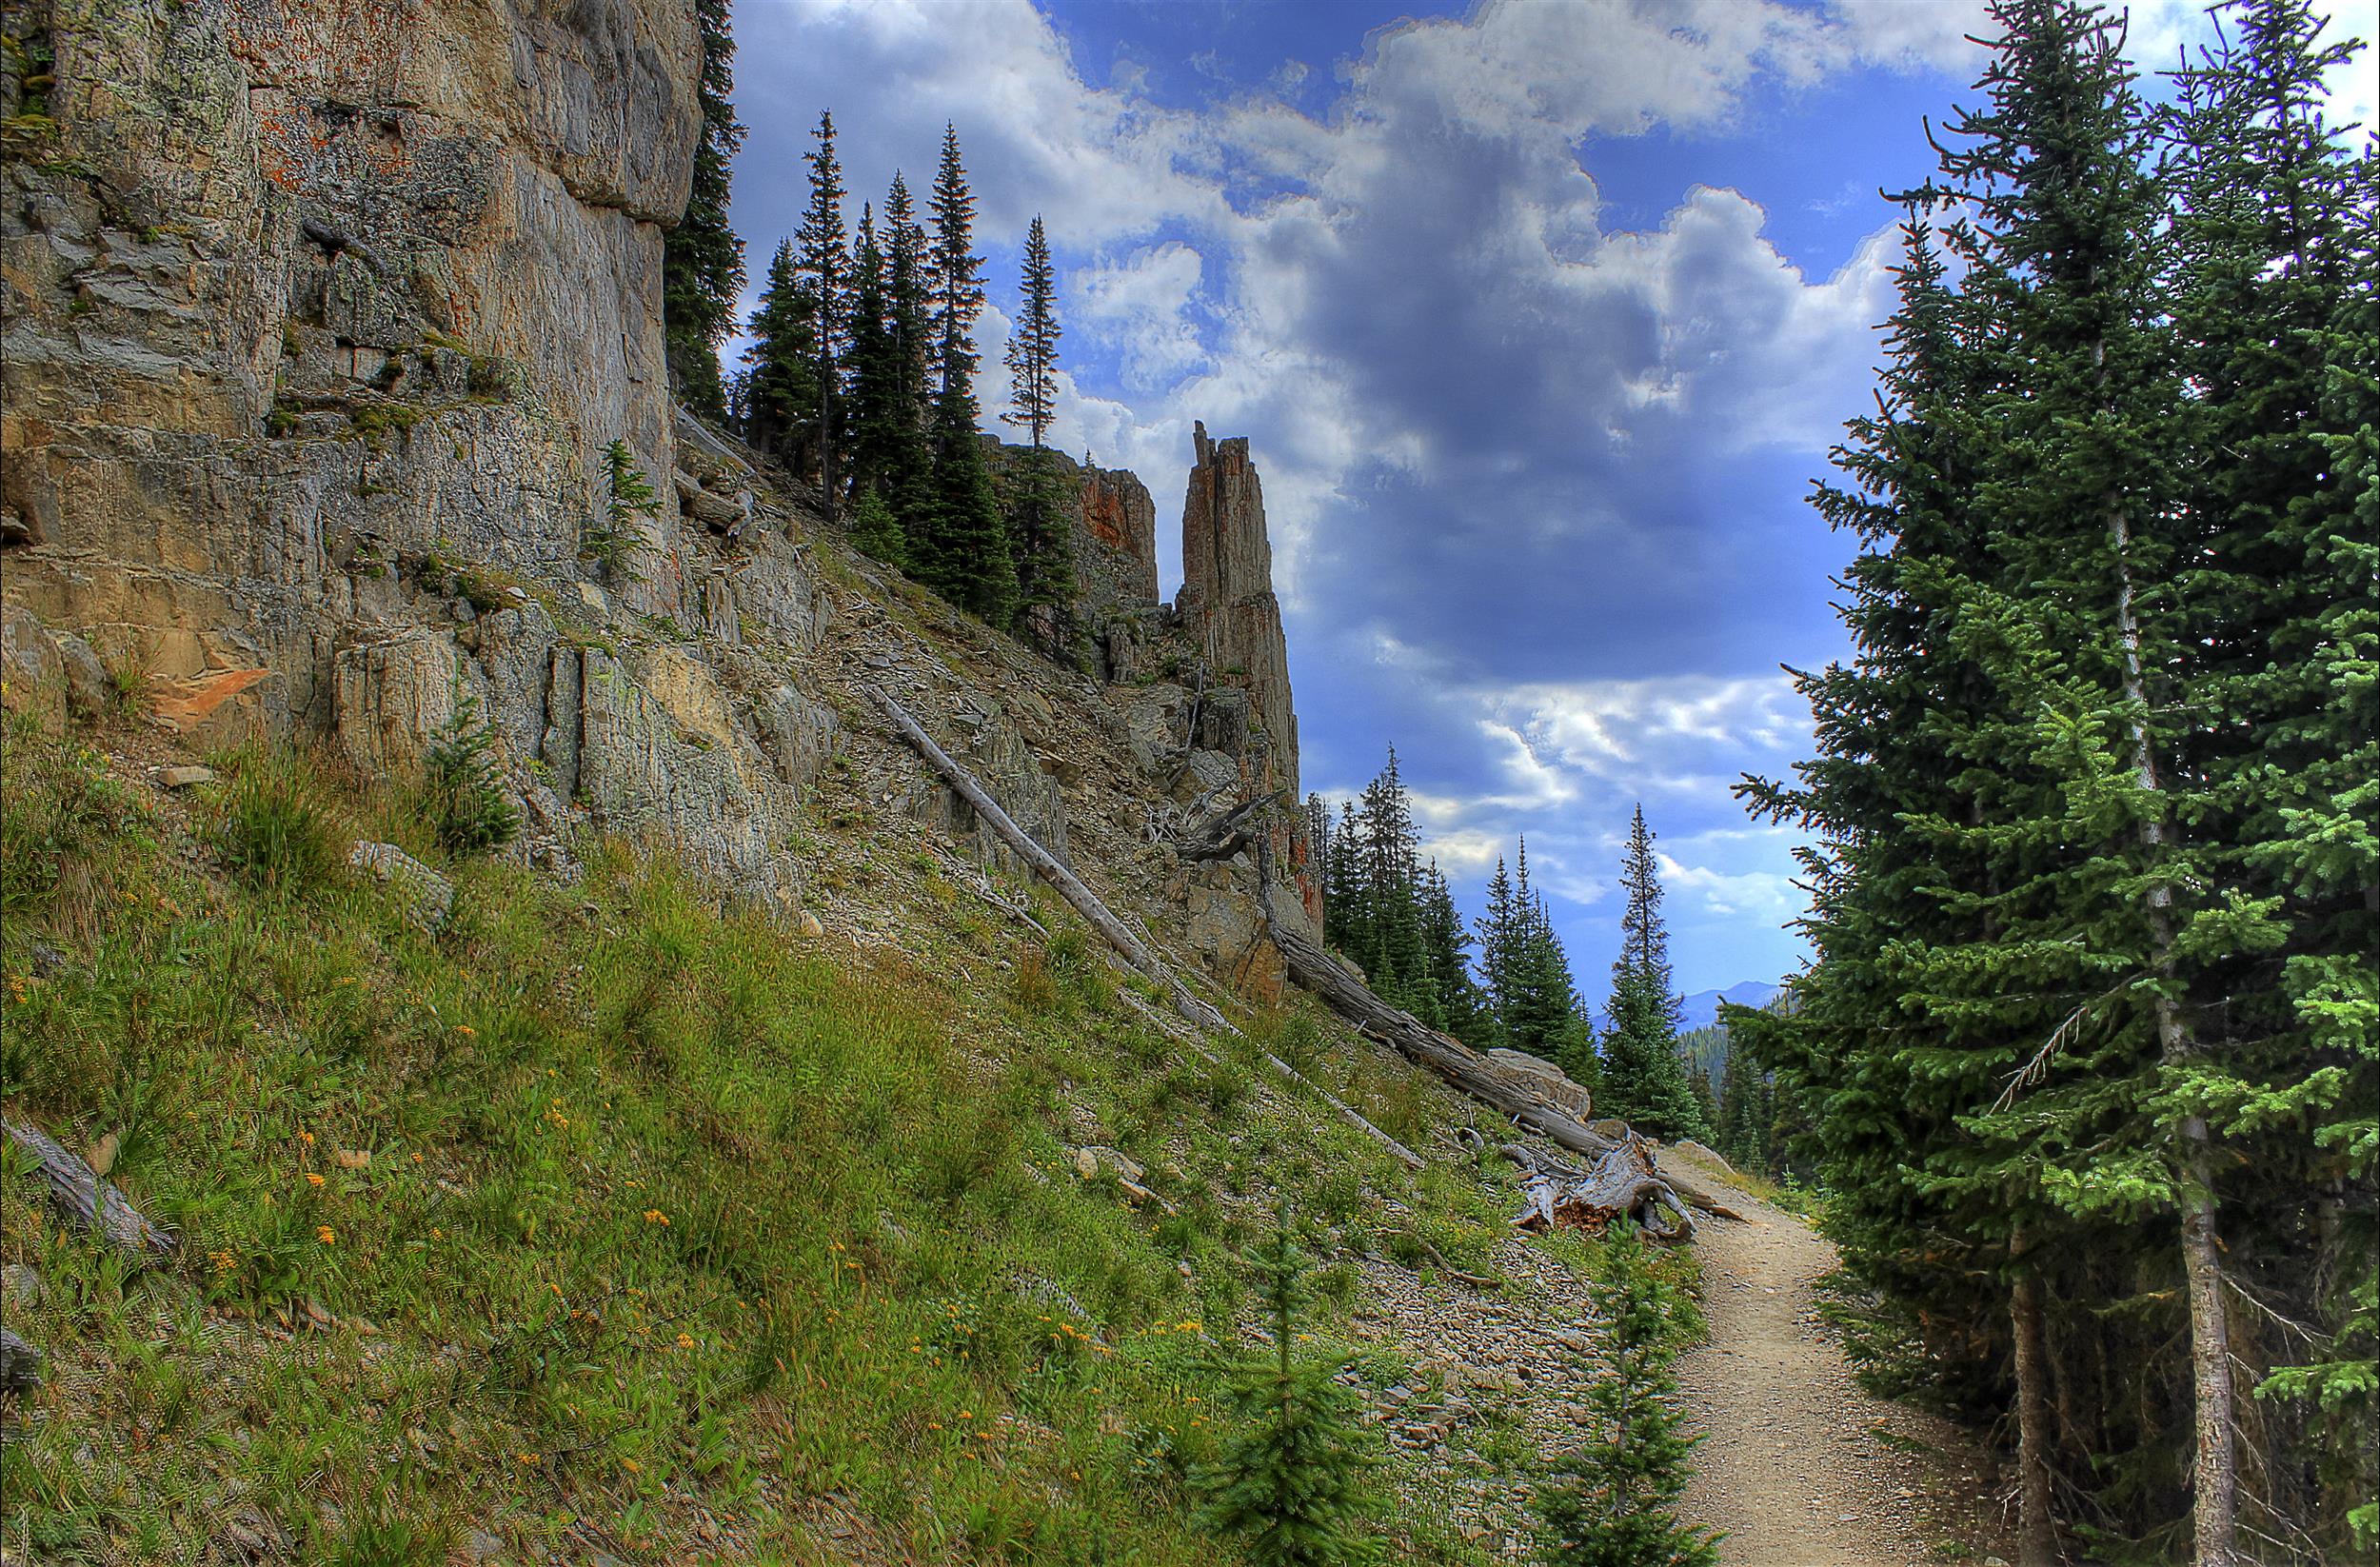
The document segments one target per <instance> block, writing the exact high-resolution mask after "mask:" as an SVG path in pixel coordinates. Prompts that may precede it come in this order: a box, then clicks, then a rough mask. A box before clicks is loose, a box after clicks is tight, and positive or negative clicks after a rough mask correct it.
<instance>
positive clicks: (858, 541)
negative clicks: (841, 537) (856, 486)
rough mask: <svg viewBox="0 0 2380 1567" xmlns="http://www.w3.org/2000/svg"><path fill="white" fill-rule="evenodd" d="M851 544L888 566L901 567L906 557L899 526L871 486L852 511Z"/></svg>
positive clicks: (897, 520)
mask: <svg viewBox="0 0 2380 1567" xmlns="http://www.w3.org/2000/svg"><path fill="white" fill-rule="evenodd" d="M851 544H852V546H853V547H854V548H856V549H858V550H859V551H860V552H861V553H862V554H863V555H868V556H872V557H873V558H875V559H877V560H880V561H882V562H883V563H884V564H885V565H890V566H896V567H897V566H899V565H902V561H903V560H904V559H905V557H906V555H907V551H908V547H909V541H908V539H907V537H906V536H905V535H903V534H902V531H901V523H900V521H899V519H897V518H895V517H894V516H893V512H892V507H891V506H887V505H886V504H885V502H884V497H883V495H881V494H879V493H878V492H877V491H876V489H875V488H874V487H873V486H870V487H869V488H866V489H863V490H862V491H860V504H859V505H858V506H854V507H853V508H852V510H851Z"/></svg>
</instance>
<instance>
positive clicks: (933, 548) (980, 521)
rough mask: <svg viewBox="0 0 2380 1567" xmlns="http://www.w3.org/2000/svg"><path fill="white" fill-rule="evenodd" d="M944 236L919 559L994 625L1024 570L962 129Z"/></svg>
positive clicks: (952, 141) (938, 239)
mask: <svg viewBox="0 0 2380 1567" xmlns="http://www.w3.org/2000/svg"><path fill="white" fill-rule="evenodd" d="M931 207H932V210H933V217H934V235H933V240H932V245H931V248H929V250H928V251H927V257H928V261H929V268H930V269H929V277H928V292H929V295H930V298H931V300H932V305H933V310H934V318H933V349H932V355H933V357H932V364H933V367H934V370H935V373H936V374H937V375H938V377H939V378H940V379H939V384H938V386H937V388H936V391H935V396H934V412H933V419H932V423H931V431H932V439H933V449H934V464H933V479H932V495H931V498H930V500H929V502H928V505H927V508H926V517H925V527H924V530H923V531H924V537H923V539H922V540H920V539H919V538H918V537H917V536H916V534H915V533H914V532H913V533H912V536H911V542H910V551H909V559H910V566H911V569H912V571H913V573H914V574H915V575H916V576H917V578H918V580H919V581H921V582H922V583H924V584H925V585H927V586H929V587H931V588H933V589H934V590H935V591H936V592H938V593H940V594H941V595H942V597H944V598H946V599H948V600H949V601H950V602H951V603H953V604H955V605H960V606H961V607H962V608H965V609H968V610H971V611H972V612H974V613H975V614H976V615H977V616H979V617H981V618H982V619H983V620H986V621H990V622H992V623H993V624H994V625H1004V624H1006V622H1007V618H1008V612H1009V608H1010V606H1011V605H1013V604H1014V603H1015V600H1016V592H1017V568H1016V563H1015V558H1014V556H1013V555H1012V554H1011V553H1010V548H1009V541H1008V530H1007V527H1006V526H1005V525H1003V523H1002V520H1001V515H1000V497H999V495H998V493H997V492H996V491H995V490H994V489H993V487H992V474H991V468H990V466H989V465H988V464H987V463H986V462H985V461H984V457H983V445H982V437H981V436H980V435H979V434H978V433H977V430H976V426H977V423H978V422H979V420H980V419H981V416H982V410H981V407H980V406H979V405H978V404H977V402H976V398H975V367H976V354H975V340H974V337H973V332H974V328H975V317H976V312H977V311H979V310H980V309H982V305H983V284H982V266H983V258H982V257H981V256H979V255H977V254H975V253H974V246H975V196H974V193H973V192H972V191H970V190H969V189H968V188H967V176H966V169H965V168H964V166H963V165H962V163H961V162H960V159H959V132H958V130H957V129H955V128H952V127H945V128H944V129H943V133H942V167H941V169H940V170H939V171H938V172H937V173H936V175H935V177H934V195H933V201H932V203H931Z"/></svg>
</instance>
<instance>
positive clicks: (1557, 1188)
mask: <svg viewBox="0 0 2380 1567" xmlns="http://www.w3.org/2000/svg"><path fill="white" fill-rule="evenodd" d="M1503 1154H1504V1157H1505V1158H1506V1159H1509V1160H1512V1161H1513V1163H1515V1164H1516V1165H1517V1166H1519V1168H1520V1171H1521V1178H1520V1189H1521V1190H1522V1191H1523V1192H1525V1193H1526V1194H1527V1195H1528V1199H1529V1205H1528V1206H1527V1207H1526V1208H1523V1209H1522V1210H1521V1211H1520V1215H1519V1217H1518V1218H1517V1219H1515V1220H1513V1224H1514V1227H1515V1228H1517V1229H1523V1230H1537V1231H1543V1230H1549V1229H1553V1228H1555V1227H1556V1226H1557V1225H1562V1224H1585V1225H1594V1226H1601V1225H1604V1224H1608V1223H1610V1222H1611V1221H1612V1220H1615V1219H1618V1218H1621V1217H1623V1216H1624V1217H1626V1218H1627V1219H1629V1220H1634V1221H1635V1222H1636V1223H1637V1224H1638V1225H1641V1226H1642V1227H1643V1229H1644V1231H1645V1233H1646V1234H1648V1235H1650V1236H1652V1237H1653V1238H1654V1239H1655V1240H1693V1239H1694V1234H1695V1221H1694V1215H1692V1214H1690V1213H1688V1212H1687V1211H1686V1204H1685V1202H1684V1201H1683V1200H1680V1199H1679V1197H1678V1195H1677V1191H1676V1188H1675V1187H1673V1186H1671V1185H1670V1183H1669V1182H1668V1181H1666V1180H1662V1179H1661V1177H1660V1176H1659V1174H1657V1173H1656V1171H1655V1170H1654V1168H1653V1151H1652V1149H1650V1148H1648V1147H1647V1146H1646V1145H1645V1143H1644V1141H1643V1140H1642V1139H1640V1138H1635V1137H1632V1138H1630V1139H1629V1140H1628V1141H1626V1142H1624V1143H1622V1144H1620V1145H1618V1146H1617V1147H1615V1148H1613V1149H1612V1150H1611V1151H1610V1152H1609V1153H1606V1154H1603V1155H1601V1156H1599V1157H1598V1158H1597V1160H1595V1162H1594V1163H1593V1164H1591V1165H1589V1166H1588V1167H1587V1168H1585V1169H1583V1170H1581V1169H1577V1168H1576V1167H1574V1166H1572V1165H1568V1164H1564V1163H1562V1162H1561V1161H1560V1160H1556V1159H1553V1158H1551V1157H1549V1156H1547V1155H1545V1154H1541V1153H1538V1152H1537V1150H1536V1149H1534V1148H1532V1147H1530V1146H1529V1145H1528V1144H1526V1143H1522V1142H1508V1143H1506V1144H1504V1148H1503ZM1673 1215H1674V1216H1675V1219H1674V1220H1673V1218H1672V1216H1673Z"/></svg>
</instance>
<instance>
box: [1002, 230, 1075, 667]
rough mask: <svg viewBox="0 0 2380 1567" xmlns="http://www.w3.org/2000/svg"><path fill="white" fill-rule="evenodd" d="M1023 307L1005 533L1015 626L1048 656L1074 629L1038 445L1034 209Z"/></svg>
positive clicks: (1070, 561)
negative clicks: (1015, 480)
mask: <svg viewBox="0 0 2380 1567" xmlns="http://www.w3.org/2000/svg"><path fill="white" fill-rule="evenodd" d="M1020 291H1021V295H1022V299H1023V306H1022V308H1021V309H1020V310H1019V312H1018V315H1017V324H1016V328H1015V330H1014V331H1012V332H1011V333H1010V334H1009V338H1008V355H1007V363H1008V376H1009V401H1010V402H1011V403H1012V404H1013V405H1014V406H1013V407H1012V408H1011V410H1010V411H1009V412H1008V413H1006V414H1004V415H1002V417H1003V418H1004V419H1006V420H1007V421H1008V422H1009V423H1010V424H1013V425H1016V426H1020V427H1021V428H1022V429H1023V430H1024V431H1025V433H1026V434H1027V436H1029V437H1030V439H1031V443H1032V446H1031V449H1030V451H1029V452H1028V453H1027V454H1026V457H1025V460H1024V466H1023V472H1022V475H1021V480H1020V482H1019V484H1018V486H1017V495H1016V499H1015V504H1014V505H1013V506H1011V507H1010V509H1009V517H1010V527H1009V536H1010V538H1011V539H1012V540H1013V541H1014V544H1015V550H1016V559H1017V599H1018V609H1019V612H1020V615H1021V617H1022V619H1021V622H1020V629H1025V630H1028V631H1029V632H1030V633H1031V634H1032V635H1034V636H1035V637H1036V638H1037V639H1038V640H1039V641H1040V642H1041V645H1042V646H1043V648H1044V650H1046V651H1047V652H1048V653H1049V654H1050V656H1051V657H1053V658H1061V657H1063V656H1064V655H1065V653H1066V652H1067V651H1068V650H1069V649H1071V648H1072V646H1073V645H1074V643H1075V642H1076V640H1077V639H1078V637H1079V636H1080V630H1079V628H1078V627H1077V626H1076V625H1075V617H1074V601H1075V576H1074V544H1073V539H1072V537H1071V535H1070V532H1069V530H1068V528H1067V526H1066V516H1065V499H1066V498H1065V495H1064V493H1063V488H1062V485H1061V477H1060V474H1059V471H1058V468H1057V465H1056V464H1054V463H1052V462H1050V461H1049V453H1047V452H1046V451H1044V450H1043V448H1042V444H1041V443H1042V437H1043V436H1045V435H1047V434H1048V433H1049V426H1050V421H1051V420H1052V419H1053V418H1054V417H1056V415H1057V409H1058V337H1059V327H1058V309H1057V291H1058V274H1057V271H1056V269H1055V268H1053V267H1052V266H1051V265H1050V259H1049V236H1048V234H1047V233H1046V232H1045V231H1044V230H1043V228H1042V227H1041V216H1040V214H1038V213H1036V214H1035V215H1034V219H1033V224H1032V227H1031V228H1028V229H1027V230H1026V231H1025V236H1024V270H1023V277H1022V280H1021V290H1020Z"/></svg>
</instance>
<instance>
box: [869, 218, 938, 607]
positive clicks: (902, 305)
mask: <svg viewBox="0 0 2380 1567" xmlns="http://www.w3.org/2000/svg"><path fill="white" fill-rule="evenodd" d="M883 235H884V237H883V248H884V338H885V349H886V355H887V368H888V371H889V374H888V375H887V378H886V380H887V390H886V394H885V398H884V417H883V424H882V425H881V426H879V427H878V434H879V437H880V442H881V444H880V446H878V447H877V448H876V449H875V450H874V451H873V453H872V457H873V460H874V462H875V463H876V466H877V470H878V472H879V474H880V475H881V476H882V477H881V480H880V484H881V487H882V488H883V491H884V498H885V500H886V502H887V503H888V504H889V505H890V506H891V507H892V512H893V515H894V517H896V518H897V519H899V521H900V523H901V529H902V536H903V537H904V538H905V539H906V541H907V544H906V546H905V548H904V550H903V559H904V560H907V561H910V562H915V561H916V560H918V559H919V558H920V551H921V550H922V549H923V548H924V547H925V546H926V545H927V542H928V539H929V536H930V535H931V533H932V531H933V525H934V515H935V507H934V494H935V490H934V448H933V445H932V443H931V441H930V439H929V423H930V421H929V414H928V410H929V408H930V407H931V404H932V400H933V398H932V384H931V382H930V381H929V379H928V376H927V369H926V367H927V365H928V363H929V361H930V358H931V354H930V351H929V350H930V348H931V345H932V341H933V316H932V310H931V308H930V307H929V299H928V288H927V280H928V273H929V271H930V270H931V268H930V266H929V263H928V258H927V250H926V239H925V230H924V228H922V227H920V226H919V224H918V222H917V220H916V215H915V213H914V211H913V210H912V208H911V206H910V201H909V188H908V186H907V184H906V183H905V182H904V181H903V180H902V177H901V175H900V173H899V172H897V171H896V172H895V173H894V175H893V178H892V189H891V192H890V193H889V194H888V195H887V196H886V197H885V198H884V230H883Z"/></svg>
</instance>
